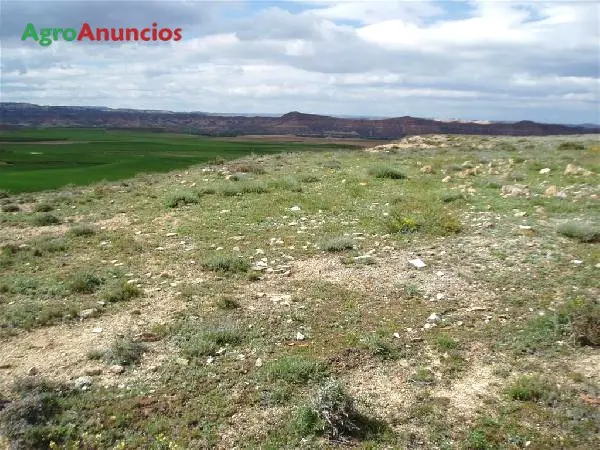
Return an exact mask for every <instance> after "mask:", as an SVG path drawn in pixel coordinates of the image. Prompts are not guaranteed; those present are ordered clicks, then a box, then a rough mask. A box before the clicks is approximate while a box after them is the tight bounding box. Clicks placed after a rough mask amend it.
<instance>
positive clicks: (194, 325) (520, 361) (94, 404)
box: [0, 136, 600, 449]
mask: <svg viewBox="0 0 600 450" xmlns="http://www.w3.org/2000/svg"><path fill="white" fill-rule="evenodd" d="M599 174H600V146H599V145H598V137H597V136H569V137H543V138H509V137H503V138H499V137H477V136H470V137H465V136H448V137H444V136H441V137H438V136H425V137H421V138H415V137H412V138H410V139H408V140H405V141H403V142H401V143H399V144H396V145H386V146H382V147H376V148H374V149H372V150H370V151H363V150H343V151H342V150H340V151H335V150H330V151H324V150H323V149H320V150H319V151H315V152H311V151H301V152H296V153H282V154H275V155H268V156H264V155H263V156H257V155H253V156H247V157H244V158H242V159H238V160H235V161H229V162H227V161H221V162H219V163H218V164H217V163H211V164H206V165H200V166H193V167H190V168H188V169H185V170H179V171H175V172H170V173H163V174H161V173H158V174H153V175H148V174H144V175H139V176H138V177H136V178H133V179H127V180H122V181H118V182H114V183H109V182H103V183H99V184H95V185H91V186H86V187H67V188H63V189H61V190H58V191H43V192H34V193H21V194H14V193H12V194H11V193H10V192H2V193H0V203H1V204H2V212H1V213H0V243H1V247H0V435H1V436H2V438H0V446H2V445H3V444H6V445H8V444H9V443H12V444H13V446H14V447H15V448H144V449H146V448H152V449H163V448H164V449H167V448H181V449H186V448H259V447H260V448H315V447H317V448H322V447H349V446H356V447H359V448H422V449H431V448H440V449H449V448H457V449H494V448H507V449H508V448H525V447H528V448H536V449H540V448H547V449H555V448H582V449H583V448H590V449H591V448H597V446H598V443H599V442H600V303H599V298H600V283H599V281H598V280H600V276H599V274H600V243H599V233H600V175H599ZM418 260H421V261H422V262H423V263H424V264H425V266H424V267H418V266H420V264H419V263H418ZM409 261H412V262H409Z"/></svg>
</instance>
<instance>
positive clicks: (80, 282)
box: [68, 272, 102, 294]
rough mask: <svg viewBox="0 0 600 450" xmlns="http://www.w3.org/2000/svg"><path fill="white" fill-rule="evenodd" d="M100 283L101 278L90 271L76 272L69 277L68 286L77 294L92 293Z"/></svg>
mask: <svg viewBox="0 0 600 450" xmlns="http://www.w3.org/2000/svg"><path fill="white" fill-rule="evenodd" d="M101 285H102V279H101V278H100V277H98V276H96V275H94V274H93V273H91V272H78V273H75V274H74V275H72V276H71V277H70V279H69V280H68V286H69V289H70V291H71V292H74V293H77V294H92V293H93V292H95V291H96V290H97V289H98V288H99V287H100V286H101Z"/></svg>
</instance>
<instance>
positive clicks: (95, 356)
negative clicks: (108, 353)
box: [86, 349, 105, 361]
mask: <svg viewBox="0 0 600 450" xmlns="http://www.w3.org/2000/svg"><path fill="white" fill-rule="evenodd" d="M104 353H105V352H104V351H103V350H99V349H93V350H90V351H88V352H87V354H86V356H87V359H89V360H91V361H99V360H101V359H102V358H104Z"/></svg>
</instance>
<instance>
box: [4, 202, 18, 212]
mask: <svg viewBox="0 0 600 450" xmlns="http://www.w3.org/2000/svg"><path fill="white" fill-rule="evenodd" d="M2 211H4V212H17V211H21V208H20V207H19V205H16V204H14V203H8V204H7V205H4V206H2Z"/></svg>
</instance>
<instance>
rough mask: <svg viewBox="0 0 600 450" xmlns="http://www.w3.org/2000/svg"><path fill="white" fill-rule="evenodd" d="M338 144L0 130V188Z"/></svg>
mask: <svg viewBox="0 0 600 450" xmlns="http://www.w3.org/2000/svg"><path fill="white" fill-rule="evenodd" d="M349 147H351V146H346V145H340V144H337V145H336V144H326V145H323V144H320V145H314V144H309V143H276V142H227V141H222V140H216V139H212V138H206V137H199V136H191V135H183V134H171V133H154V132H144V131H116V130H112V131H111V130H104V129H65V128H55V129H39V130H24V131H9V132H1V133H0V189H1V190H8V191H9V192H13V193H19V192H35V191H41V190H47V189H55V188H59V187H61V186H65V185H68V184H75V185H85V184H89V183H91V182H94V181H101V180H108V181H113V180H120V179H124V178H130V177H133V176H134V175H136V174H139V173H142V172H166V171H169V170H173V169H182V168H185V167H188V166H191V165H193V164H198V163H204V162H210V161H216V160H221V159H225V160H229V159H235V158H239V157H241V156H244V155H248V154H252V153H254V154H271V153H279V152H291V151H300V150H333V149H336V148H337V149H339V148H349Z"/></svg>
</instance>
